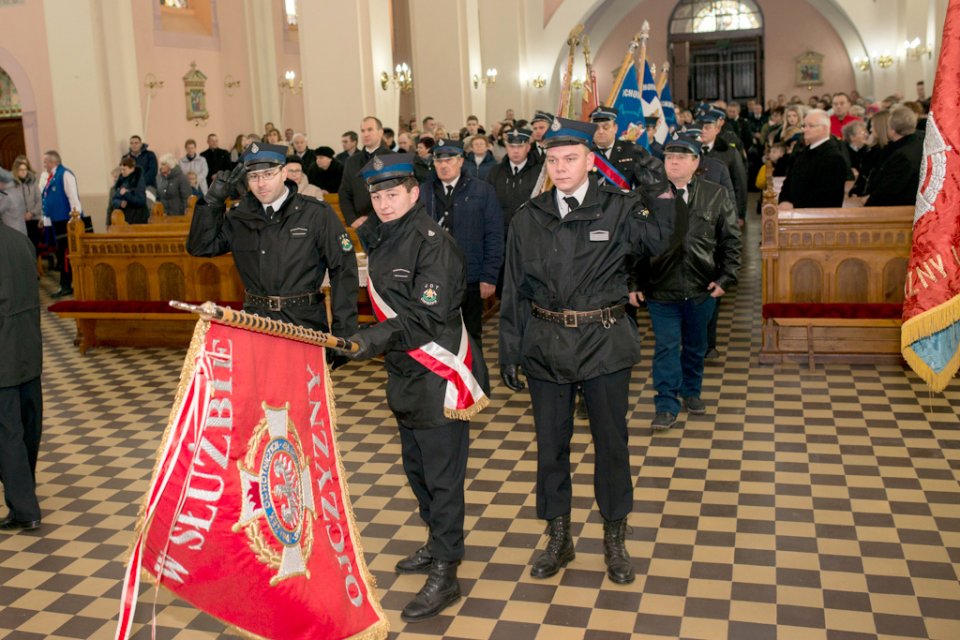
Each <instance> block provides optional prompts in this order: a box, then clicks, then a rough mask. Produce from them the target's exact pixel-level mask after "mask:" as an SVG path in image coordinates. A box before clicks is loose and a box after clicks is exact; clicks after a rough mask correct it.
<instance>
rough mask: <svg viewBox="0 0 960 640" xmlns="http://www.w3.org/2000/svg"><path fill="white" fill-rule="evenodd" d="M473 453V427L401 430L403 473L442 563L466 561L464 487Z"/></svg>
mask: <svg viewBox="0 0 960 640" xmlns="http://www.w3.org/2000/svg"><path fill="white" fill-rule="evenodd" d="M469 449H470V423H469V422H464V421H462V420H451V421H450V423H449V424H447V425H445V426H442V427H434V428H432V429H410V428H408V427H403V426H401V427H400V451H401V454H400V455H401V457H402V460H403V470H404V471H405V472H406V474H407V480H408V481H409V482H410V488H411V489H413V494H414V495H415V496H417V502H418V503H419V505H420V518H421V519H423V521H424V522H425V523H426V524H427V526H428V527H429V528H430V547H431V551H432V553H433V557H434V558H436V559H438V560H445V561H451V560H460V559H462V558H463V517H464V513H465V512H466V506H465V504H464V499H463V483H464V479H465V477H466V474H467V456H468V454H469Z"/></svg>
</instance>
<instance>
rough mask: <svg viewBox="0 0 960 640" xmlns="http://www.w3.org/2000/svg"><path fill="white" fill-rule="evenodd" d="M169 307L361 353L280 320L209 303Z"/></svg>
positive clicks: (335, 339) (343, 340) (348, 344)
mask: <svg viewBox="0 0 960 640" xmlns="http://www.w3.org/2000/svg"><path fill="white" fill-rule="evenodd" d="M170 306H171V307H173V308H174V309H180V310H181V311H189V312H190V313H196V314H198V315H199V316H200V317H201V318H203V319H204V320H210V321H213V322H219V323H220V324H225V325H228V326H231V327H239V328H240V329H248V330H250V331H255V332H257V333H263V334H266V335H269V336H278V337H280V338H289V339H290V340H296V341H297V342H305V343H307V344H312V345H317V346H321V347H329V348H331V349H339V350H340V351H349V352H350V353H356V352H357V351H359V350H360V346H359V345H358V344H357V343H356V342H352V341H350V340H347V339H346V338H338V337H337V336H334V335H331V334H329V333H323V332H322V331H316V330H314V329H307V328H306V327H301V326H299V325H295V324H291V323H289V322H283V321H281V320H274V319H272V318H265V317H263V316H258V315H256V314H254V313H246V312H245V311H236V310H235V309H231V308H230V307H221V306H219V305H217V304H214V303H213V302H209V301H208V302H204V303H203V304H200V305H196V304H190V303H188V302H180V301H179V300H171V301H170Z"/></svg>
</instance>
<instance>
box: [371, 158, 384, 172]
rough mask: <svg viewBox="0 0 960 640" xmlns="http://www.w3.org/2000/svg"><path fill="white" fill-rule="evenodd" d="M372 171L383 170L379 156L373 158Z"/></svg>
mask: <svg viewBox="0 0 960 640" xmlns="http://www.w3.org/2000/svg"><path fill="white" fill-rule="evenodd" d="M373 169H374V171H380V170H381V169H383V160H381V159H380V156H374V157H373Z"/></svg>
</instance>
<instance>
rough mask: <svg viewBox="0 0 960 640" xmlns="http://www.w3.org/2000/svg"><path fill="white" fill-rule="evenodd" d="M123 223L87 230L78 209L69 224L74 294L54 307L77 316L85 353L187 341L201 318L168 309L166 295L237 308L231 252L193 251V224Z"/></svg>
mask: <svg viewBox="0 0 960 640" xmlns="http://www.w3.org/2000/svg"><path fill="white" fill-rule="evenodd" d="M120 217H121V219H122V215H121V216H120ZM119 226H120V227H123V226H124V225H122V224H121V225H119ZM126 227H127V228H126V229H124V230H123V231H120V232H111V233H87V232H86V231H85V230H84V227H83V224H82V223H81V222H80V218H79V215H78V214H76V213H73V214H71V220H70V222H69V223H68V225H67V233H68V241H69V249H70V264H71V267H72V269H73V272H74V275H73V288H74V292H75V293H74V300H69V301H63V302H58V303H56V304H54V305H52V306H51V307H50V310H51V311H53V312H54V313H57V314H58V315H59V316H61V317H65V318H73V319H75V320H76V321H77V333H78V337H77V341H76V343H77V344H78V345H79V347H80V351H81V353H84V352H86V350H87V349H89V348H91V347H94V346H97V345H101V344H104V345H129V346H186V345H187V344H189V341H190V336H191V334H192V332H193V326H194V324H195V323H196V320H197V318H196V316H194V315H193V314H188V313H183V312H177V311H172V310H168V309H167V308H166V302H167V301H168V300H184V301H189V302H203V301H205V300H213V301H220V302H221V303H225V304H228V305H230V306H235V307H236V308H240V303H239V301H242V300H243V284H242V283H241V281H240V277H239V275H238V274H237V270H236V267H235V266H234V263H233V256H232V255H230V254H226V255H223V256H218V257H216V258H196V257H193V256H191V255H189V254H188V253H187V250H186V239H187V233H188V231H189V226H188V225H184V224H182V223H176V224H145V225H144V224H141V225H126ZM113 228H114V227H111V229H113Z"/></svg>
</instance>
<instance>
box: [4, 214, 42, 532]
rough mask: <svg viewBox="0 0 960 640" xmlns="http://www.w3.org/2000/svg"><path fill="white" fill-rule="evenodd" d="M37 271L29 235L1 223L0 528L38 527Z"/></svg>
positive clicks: (39, 357)
mask: <svg viewBox="0 0 960 640" xmlns="http://www.w3.org/2000/svg"><path fill="white" fill-rule="evenodd" d="M36 270H37V258H36V254H35V253H34V251H33V245H32V244H31V243H30V239H29V238H27V236H26V234H24V233H20V232H18V231H14V230H13V229H12V228H10V227H8V226H7V225H5V224H0V362H3V366H2V367H0V477H2V478H3V495H4V498H5V499H6V503H7V506H8V507H9V508H10V511H9V513H8V514H7V515H6V517H4V518H3V519H0V531H17V530H20V529H23V530H30V529H36V528H37V527H39V526H40V504H39V502H38V501H37V491H36V484H35V474H36V468H37V454H38V452H39V450H40V432H41V420H42V416H43V393H42V390H41V387H40V373H41V371H42V369H43V345H42V343H41V338H40V288H39V286H38V285H37V271H36Z"/></svg>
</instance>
